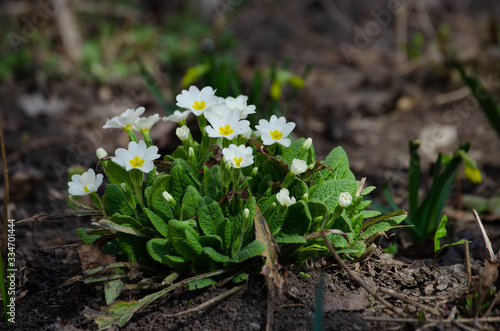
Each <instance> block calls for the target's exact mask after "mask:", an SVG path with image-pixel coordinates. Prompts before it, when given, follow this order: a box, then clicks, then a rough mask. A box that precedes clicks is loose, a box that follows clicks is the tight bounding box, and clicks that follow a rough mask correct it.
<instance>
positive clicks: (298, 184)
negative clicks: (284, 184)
mask: <svg viewBox="0 0 500 331" xmlns="http://www.w3.org/2000/svg"><path fill="white" fill-rule="evenodd" d="M288 191H289V192H290V196H291V197H295V199H297V200H300V199H302V197H303V196H304V194H306V193H309V188H308V187H307V185H306V183H304V182H303V181H301V180H300V179H298V178H295V179H294V181H293V182H292V184H291V185H290V186H289V187H288Z"/></svg>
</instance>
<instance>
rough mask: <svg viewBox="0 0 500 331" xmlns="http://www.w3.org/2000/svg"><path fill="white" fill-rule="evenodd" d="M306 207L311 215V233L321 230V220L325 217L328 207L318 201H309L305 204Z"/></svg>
mask: <svg viewBox="0 0 500 331" xmlns="http://www.w3.org/2000/svg"><path fill="white" fill-rule="evenodd" d="M307 206H308V207H309V212H310V213H311V219H312V221H311V226H310V232H311V231H319V230H321V224H322V223H323V219H324V218H325V216H326V215H327V212H328V207H327V206H326V204H325V203H324V202H322V201H319V200H314V199H312V200H311V199H309V201H308V202H307Z"/></svg>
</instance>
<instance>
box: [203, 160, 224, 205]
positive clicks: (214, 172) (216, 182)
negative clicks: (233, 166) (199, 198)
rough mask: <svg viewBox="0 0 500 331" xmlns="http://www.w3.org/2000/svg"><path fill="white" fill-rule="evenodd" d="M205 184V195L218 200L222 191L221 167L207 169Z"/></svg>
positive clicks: (215, 166)
mask: <svg viewBox="0 0 500 331" xmlns="http://www.w3.org/2000/svg"><path fill="white" fill-rule="evenodd" d="M203 184H204V187H203V192H204V193H205V196H208V197H210V198H212V199H216V198H218V195H219V194H220V192H221V190H222V182H221V168H220V166H218V165H214V166H213V167H212V168H210V169H208V167H205V172H204V183H203Z"/></svg>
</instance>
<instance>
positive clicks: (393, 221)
mask: <svg viewBox="0 0 500 331" xmlns="http://www.w3.org/2000/svg"><path fill="white" fill-rule="evenodd" d="M406 216H407V215H406V214H402V215H398V216H394V217H390V218H387V219H385V220H383V221H380V222H378V223H376V224H374V225H372V226H370V227H368V228H367V229H366V230H365V231H364V232H363V233H361V235H360V238H363V239H365V238H368V237H369V236H371V235H373V234H375V233H377V232H379V233H381V232H385V231H387V230H389V229H390V228H392V227H395V226H396V225H398V224H399V223H401V222H402V221H403V220H404V219H405V218H406Z"/></svg>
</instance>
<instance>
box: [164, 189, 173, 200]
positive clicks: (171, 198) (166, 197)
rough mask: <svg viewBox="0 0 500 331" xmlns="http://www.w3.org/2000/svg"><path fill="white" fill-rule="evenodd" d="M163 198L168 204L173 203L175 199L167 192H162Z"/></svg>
mask: <svg viewBox="0 0 500 331" xmlns="http://www.w3.org/2000/svg"><path fill="white" fill-rule="evenodd" d="M163 197H164V198H165V200H167V201H168V202H170V203H173V202H175V199H174V197H173V196H171V195H170V193H168V192H167V191H164V192H163Z"/></svg>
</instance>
